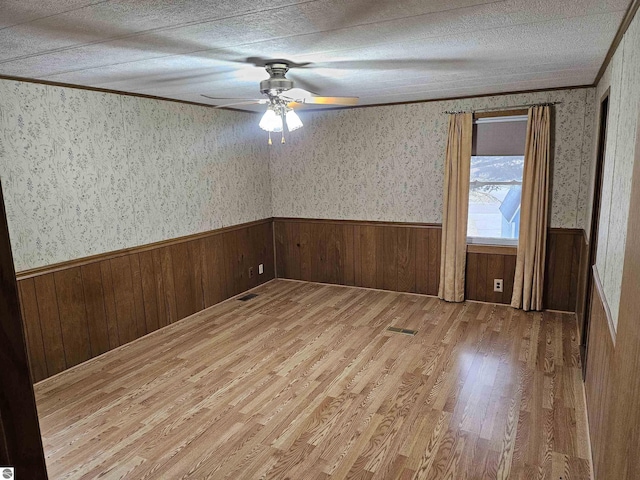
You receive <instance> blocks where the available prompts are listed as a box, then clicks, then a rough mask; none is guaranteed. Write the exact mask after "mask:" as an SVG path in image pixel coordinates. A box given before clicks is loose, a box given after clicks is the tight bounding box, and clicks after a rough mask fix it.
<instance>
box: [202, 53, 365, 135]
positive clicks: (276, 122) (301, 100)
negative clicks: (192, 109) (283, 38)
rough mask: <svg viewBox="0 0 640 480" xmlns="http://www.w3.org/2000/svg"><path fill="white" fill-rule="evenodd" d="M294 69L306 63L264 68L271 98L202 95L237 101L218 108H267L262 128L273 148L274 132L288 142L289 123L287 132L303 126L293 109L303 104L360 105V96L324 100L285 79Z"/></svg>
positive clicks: (264, 82) (263, 83)
mask: <svg viewBox="0 0 640 480" xmlns="http://www.w3.org/2000/svg"><path fill="white" fill-rule="evenodd" d="M290 66H299V67H304V66H306V64H292V63H291V62H287V61H285V60H271V61H267V62H265V63H264V67H265V69H266V70H267V73H268V74H269V78H267V79H266V80H262V81H261V82H260V93H262V94H263V95H265V96H266V97H267V98H257V99H230V98H216V97H210V96H208V95H202V96H203V97H206V98H209V99H212V100H234V101H233V102H231V103H222V104H219V105H216V108H223V107H232V106H238V105H267V111H266V112H265V114H264V115H263V116H262V119H261V120H260V128H262V129H263V130H266V131H267V132H269V145H271V144H272V142H271V133H272V132H277V133H281V134H282V141H281V142H282V143H285V140H284V125H285V124H286V126H287V130H288V131H290V132H291V131H293V130H296V129H298V128H300V127H302V121H301V120H300V117H299V116H298V115H297V114H296V112H294V110H293V109H294V108H296V107H298V106H300V105H305V104H312V105H319V106H329V105H343V106H352V105H356V104H357V103H358V97H323V96H321V95H318V94H316V93H314V92H310V91H308V90H305V89H302V88H296V87H294V82H293V80H290V79H288V78H286V76H285V75H286V73H287V72H288V71H289V68H290Z"/></svg>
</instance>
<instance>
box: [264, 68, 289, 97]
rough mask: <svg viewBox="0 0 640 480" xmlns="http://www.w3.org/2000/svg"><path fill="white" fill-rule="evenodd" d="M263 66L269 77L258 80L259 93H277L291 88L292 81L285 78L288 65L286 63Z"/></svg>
mask: <svg viewBox="0 0 640 480" xmlns="http://www.w3.org/2000/svg"><path fill="white" fill-rule="evenodd" d="M265 68H266V70H267V72H268V73H269V78H267V79H266V80H262V81H261V82H260V92H261V93H265V94H273V95H277V94H279V93H281V92H284V91H286V90H291V89H292V88H293V81H292V80H289V79H288V78H285V74H286V73H287V71H288V70H289V65H287V64H286V63H271V64H268V65H266V67H265Z"/></svg>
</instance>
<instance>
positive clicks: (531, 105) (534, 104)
mask: <svg viewBox="0 0 640 480" xmlns="http://www.w3.org/2000/svg"><path fill="white" fill-rule="evenodd" d="M561 103H562V102H544V103H527V104H524V105H509V106H505V107H489V108H478V109H476V110H446V111H444V112H442V113H448V114H455V113H476V112H491V111H498V110H512V109H514V108H525V107H527V108H528V107H551V106H553V105H560V104H561Z"/></svg>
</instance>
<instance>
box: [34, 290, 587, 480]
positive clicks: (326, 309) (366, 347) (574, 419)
mask: <svg viewBox="0 0 640 480" xmlns="http://www.w3.org/2000/svg"><path fill="white" fill-rule="evenodd" d="M254 292H255V293H257V294H258V297H257V298H255V299H253V300H251V301H249V302H239V301H236V300H229V301H227V302H224V303H221V304H219V305H216V306H214V307H212V308H210V309H207V310H205V311H203V312H200V313H198V314H196V315H194V316H192V317H190V318H189V319H187V320H185V321H182V322H179V323H177V324H174V325H171V326H169V327H167V328H165V329H163V330H161V331H158V332H156V333H154V334H151V335H148V336H146V337H145V338H143V339H140V340H138V341H137V342H135V343H133V344H130V345H128V346H127V347H126V348H123V349H117V350H115V351H112V352H108V353H107V354H106V355H104V356H102V357H100V358H98V359H93V360H90V361H89V362H86V363H84V364H83V365H81V366H79V367H76V368H74V369H73V370H69V371H66V372H64V373H62V374H61V375H58V376H57V377H55V378H50V379H47V380H45V381H43V382H40V383H39V384H38V385H36V391H37V396H38V405H39V412H40V420H41V424H42V428H43V438H44V443H45V449H46V451H47V459H48V468H49V471H50V474H51V475H52V477H54V478H58V477H59V476H62V475H66V476H67V478H93V477H96V476H98V475H102V476H103V477H106V478H110V477H118V478H132V479H133V478H135V479H147V478H194V479H195V478H198V479H201V478H216V479H218V478H219V479H225V478H229V479H237V478H295V479H314V478H318V479H319V478H323V479H330V478H336V479H337V478H340V479H342V478H367V479H405V478H406V479H413V478H415V479H430V478H452V479H459V478H460V479H461V478H488V479H489V478H490V479H493V478H514V479H518V478H540V479H554V480H557V479H559V478H563V479H587V478H589V474H590V472H589V460H588V455H589V450H588V445H587V444H586V442H587V436H586V421H585V417H584V401H583V391H582V383H581V381H580V360H579V354H578V342H577V336H576V324H575V318H574V316H573V315H570V314H559V313H553V312H545V313H530V312H522V311H517V310H514V309H511V308H510V307H506V306H501V305H489V304H480V303H472V302H469V303H463V304H449V303H446V302H442V301H440V300H438V299H436V298H432V297H426V296H419V295H410V294H403V293H396V292H384V291H373V290H367V289H361V288H352V287H341V286H334V285H322V284H311V283H305V282H295V281H286V280H275V281H273V282H270V283H268V284H266V285H262V286H260V287H258V288H257V289H255V290H254ZM390 324H393V325H396V326H400V327H403V328H411V329H416V330H418V334H417V335H415V336H413V337H411V336H407V335H399V334H393V333H391V332H388V331H387V330H386V328H387V326H389V325H390ZM116 413H117V414H116Z"/></svg>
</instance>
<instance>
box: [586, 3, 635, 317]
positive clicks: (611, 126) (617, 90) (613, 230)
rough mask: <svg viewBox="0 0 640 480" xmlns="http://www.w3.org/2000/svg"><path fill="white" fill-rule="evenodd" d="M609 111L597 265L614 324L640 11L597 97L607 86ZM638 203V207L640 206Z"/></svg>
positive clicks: (629, 165) (632, 151)
mask: <svg viewBox="0 0 640 480" xmlns="http://www.w3.org/2000/svg"><path fill="white" fill-rule="evenodd" d="M609 87H611V91H610V96H609V114H608V115H609V117H608V121H607V141H606V153H605V162H604V172H603V180H602V196H601V208H600V224H599V227H598V255H597V259H596V267H597V269H598V274H599V276H600V281H601V282H602V287H603V289H604V294H605V297H606V300H607V303H608V305H609V309H610V310H611V317H612V320H613V322H614V325H616V326H617V323H618V312H619V307H620V291H621V288H622V268H623V264H624V249H625V245H626V238H627V220H628V219H629V210H630V205H629V203H630V198H631V175H632V170H633V162H634V155H635V148H636V134H637V131H638V124H637V123H638V115H639V113H640V16H638V15H636V17H635V19H634V20H633V22H632V23H631V25H630V26H629V29H628V30H627V33H626V34H625V35H624V38H623V40H622V42H621V43H620V45H619V46H618V49H617V50H616V53H615V54H614V56H613V60H612V61H611V63H610V65H609V67H608V69H607V71H606V72H605V75H604V76H603V77H602V79H601V80H600V83H599V84H598V89H597V93H596V98H597V99H598V102H599V101H600V98H601V97H602V95H604V93H605V91H606V90H607V88H609ZM633 208H635V209H637V208H638V207H637V206H634V207H633Z"/></svg>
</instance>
